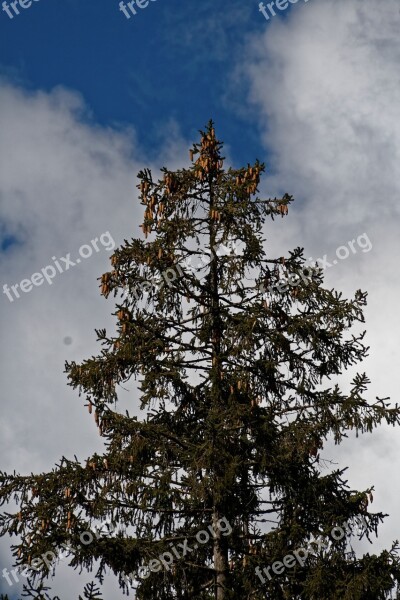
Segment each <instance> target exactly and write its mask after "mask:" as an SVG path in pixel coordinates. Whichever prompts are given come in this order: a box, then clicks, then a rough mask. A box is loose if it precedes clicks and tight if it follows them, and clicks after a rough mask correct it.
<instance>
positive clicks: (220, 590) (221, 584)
mask: <svg viewBox="0 0 400 600" xmlns="http://www.w3.org/2000/svg"><path fill="white" fill-rule="evenodd" d="M220 518H222V516H221V515H220V514H219V512H218V510H217V509H216V508H215V507H214V511H213V530H214V536H215V537H214V569H215V600H225V598H226V583H227V572H228V556H227V551H226V545H225V544H224V539H223V537H222V535H221V530H220V529H219V528H218V521H219V519H220Z"/></svg>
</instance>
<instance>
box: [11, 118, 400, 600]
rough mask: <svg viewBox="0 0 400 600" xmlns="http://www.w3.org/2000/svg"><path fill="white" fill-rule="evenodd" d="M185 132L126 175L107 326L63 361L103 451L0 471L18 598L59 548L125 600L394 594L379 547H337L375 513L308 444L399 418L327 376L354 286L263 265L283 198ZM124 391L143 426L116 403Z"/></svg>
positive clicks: (356, 319) (348, 353)
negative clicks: (28, 470)
mask: <svg viewBox="0 0 400 600" xmlns="http://www.w3.org/2000/svg"><path fill="white" fill-rule="evenodd" d="M200 133H201V140H200V142H199V143H197V144H194V146H193V148H192V149H191V150H190V159H191V165H190V167H189V168H183V169H180V170H177V171H174V172H173V171H170V170H168V169H163V173H162V176H161V178H159V179H153V175H152V173H151V171H150V170H148V169H144V170H143V171H141V172H140V173H139V175H138V177H139V180H140V184H139V185H138V188H139V190H140V200H141V202H142V204H143V205H144V207H145V213H144V222H143V224H142V225H141V228H142V233H143V236H144V239H132V240H131V241H127V240H126V241H125V242H124V244H123V245H122V246H121V247H120V248H119V249H117V250H115V252H114V254H113V256H112V258H111V265H112V270H111V271H110V272H107V273H105V274H104V275H103V276H102V277H101V293H102V294H103V296H105V298H110V299H111V298H112V297H114V302H116V309H115V317H116V324H117V326H116V331H115V332H113V333H107V331H106V330H105V329H99V330H97V331H96V333H97V337H98V340H99V342H100V343H101V346H102V348H101V351H100V353H99V355H98V356H96V357H92V358H90V359H88V360H85V361H84V362H83V363H82V364H76V363H75V362H72V363H66V372H67V374H68V378H69V384H70V385H72V386H73V387H74V388H76V389H78V390H79V394H80V396H82V397H83V398H84V401H85V403H86V406H87V408H88V411H89V413H90V414H91V418H94V420H95V422H96V425H97V426H98V432H99V435H100V436H101V437H102V438H103V440H104V453H103V454H97V453H95V454H93V456H90V457H89V458H88V459H87V461H86V463H84V464H82V463H80V462H79V461H78V459H77V458H75V459H74V460H70V459H67V458H65V457H63V458H62V459H61V461H60V463H59V464H58V465H56V467H55V468H54V469H53V470H52V471H51V472H49V473H44V474H39V475H34V474H31V475H28V476H20V475H16V474H15V473H14V474H6V473H1V474H0V483H1V492H0V501H1V503H2V505H5V504H6V503H9V502H10V501H13V500H14V501H16V503H17V505H18V508H17V509H16V510H14V511H12V512H3V514H2V515H1V520H0V528H1V529H0V534H1V535H4V534H6V533H9V534H14V535H16V536H17V538H18V539H17V542H16V544H15V545H13V546H12V549H13V553H14V557H15V564H16V565H17V566H21V565H26V564H28V565H30V567H31V571H30V573H31V575H32V580H30V581H29V583H28V586H27V591H26V593H27V594H28V595H29V596H30V597H35V598H38V599H43V600H44V599H45V598H49V596H48V595H47V592H46V591H45V590H46V589H47V588H44V587H43V584H44V581H46V578H47V577H48V576H50V575H51V573H52V572H53V569H54V566H55V565H56V562H54V563H50V562H49V552H50V551H53V554H56V551H61V549H62V548H63V547H64V549H65V547H66V545H67V552H66V557H67V559H68V562H69V564H70V565H71V566H72V567H74V568H82V569H83V570H87V571H89V572H90V571H92V570H93V568H95V569H96V572H95V575H94V577H95V580H96V581H97V582H98V583H99V584H100V585H101V584H102V582H103V579H104V576H105V574H106V573H107V572H108V571H111V572H112V573H114V574H115V575H116V576H117V577H118V581H119V585H120V588H121V590H122V591H123V592H127V593H132V591H131V590H132V588H135V590H136V591H135V594H136V598H138V599H140V600H156V599H157V600H172V599H177V600H233V599H238V600H239V599H240V600H243V599H247V600H261V599H265V598H269V599H273V600H289V599H290V600H295V599H298V600H316V599H318V600H332V599H334V600H335V599H337V600H339V599H340V600H343V599H344V600H379V599H388V598H391V597H394V596H392V594H393V593H395V591H396V589H397V584H398V581H399V578H400V564H399V558H398V553H397V550H398V548H397V542H395V543H394V544H393V546H392V548H391V549H390V550H389V551H384V552H382V553H381V554H379V555H376V554H369V553H367V554H364V555H361V556H357V554H356V553H355V552H354V551H351V549H350V550H349V544H350V542H351V539H352V538H354V537H358V538H360V539H365V538H367V539H368V540H370V541H371V542H372V537H373V536H374V535H375V534H377V528H378V525H379V524H380V522H381V521H382V520H383V519H384V516H385V515H384V514H382V513H373V512H371V507H370V503H371V502H372V499H373V497H372V491H373V488H372V487H371V488H368V489H366V490H363V491H357V490H353V489H351V488H350V487H349V486H348V483H347V481H346V479H345V468H340V469H336V468H331V469H327V468H324V469H323V468H322V466H323V464H322V463H323V461H324V460H325V458H327V457H323V456H322V452H323V451H324V445H325V444H326V442H327V441H328V440H329V441H332V440H333V441H334V442H335V443H336V444H339V443H340V442H341V441H342V440H343V438H344V437H346V436H347V435H348V433H349V432H350V431H353V432H356V433H358V434H366V433H370V432H372V430H373V429H374V428H375V427H376V426H377V425H379V424H380V423H381V422H386V423H388V424H391V425H397V424H398V423H399V420H400V409H399V407H398V406H397V404H396V405H395V406H392V405H390V404H389V402H388V399H387V398H382V399H376V401H374V402H370V401H368V399H367V397H366V392H367V386H368V383H369V380H368V377H367V375H366V374H365V373H360V374H357V375H356V376H355V377H354V380H353V382H352V386H351V389H350V390H349V391H348V392H344V391H343V390H342V389H341V388H340V386H339V385H338V384H332V383H331V382H330V378H331V377H332V376H334V377H336V376H339V375H340V374H341V373H343V371H344V370H346V368H348V367H350V366H353V365H356V364H358V363H360V362H361V361H362V360H363V358H364V357H365V356H366V354H367V351H368V348H367V347H366V346H365V345H364V335H365V332H363V331H362V328H360V326H359V325H360V324H363V323H364V317H363V307H364V305H365V304H366V293H364V292H362V291H357V292H356V293H355V296H354V298H352V299H351V300H346V299H344V298H343V297H342V295H341V294H340V293H338V292H336V291H335V290H330V289H326V288H325V287H324V286H323V276H322V272H321V271H320V270H319V269H318V268H317V267H316V266H315V267H314V268H311V267H308V268H306V261H305V258H304V256H303V249H302V248H300V247H298V248H296V249H294V250H293V251H290V252H289V253H288V256H286V257H275V258H270V257H268V255H267V254H266V243H265V240H264V238H263V227H264V225H265V222H266V220H267V218H271V219H272V220H273V219H274V218H275V217H278V216H281V217H284V216H286V215H287V214H288V210H289V206H290V204H291V202H292V201H293V198H292V196H289V195H287V194H286V195H284V196H283V197H282V198H273V199H268V200H261V199H260V198H259V197H258V184H259V181H260V176H261V174H262V172H263V171H264V165H263V164H261V163H259V162H258V161H257V162H256V163H255V164H253V165H250V164H248V165H247V167H244V168H240V169H233V168H228V169H225V168H224V157H223V156H222V147H223V145H222V143H221V142H220V141H218V139H217V138H216V136H215V131H214V127H213V123H212V122H210V123H209V124H208V126H207V128H206V130H205V131H201V132H200ZM132 381H133V382H136V385H137V387H138V390H139V393H140V401H141V406H140V408H141V411H142V412H143V418H139V417H137V416H134V415H132V414H131V412H128V411H127V412H125V413H124V412H122V411H120V410H119V409H118V402H117V401H118V392H119V390H120V389H121V388H122V386H126V384H127V383H128V382H132ZM328 464H329V463H327V462H325V463H324V465H325V467H326V465H328ZM99 527H102V530H101V531H100V530H99ZM96 528H97V530H96ZM116 529H117V530H116ZM338 531H339V534H338ZM340 532H341V533H340ZM350 548H351V546H350ZM46 553H47V554H46ZM50 554H51V552H50ZM41 556H42V557H43V556H46V558H47V560H40V558H39V560H38V557H41ZM288 557H289V558H288ZM283 561H284V562H283ZM99 594H100V591H99V588H97V587H96V586H95V584H94V582H92V583H91V584H88V586H87V587H86V588H85V591H84V597H85V598H92V599H97V598H100V597H101V596H100V595H99Z"/></svg>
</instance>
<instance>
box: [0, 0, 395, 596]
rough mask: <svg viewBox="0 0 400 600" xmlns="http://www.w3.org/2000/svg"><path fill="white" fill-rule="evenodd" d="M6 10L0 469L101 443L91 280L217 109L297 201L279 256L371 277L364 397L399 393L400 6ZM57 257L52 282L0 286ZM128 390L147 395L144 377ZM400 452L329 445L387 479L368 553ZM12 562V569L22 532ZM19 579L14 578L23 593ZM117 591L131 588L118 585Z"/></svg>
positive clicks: (272, 185)
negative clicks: (141, 176)
mask: <svg viewBox="0 0 400 600" xmlns="http://www.w3.org/2000/svg"><path fill="white" fill-rule="evenodd" d="M23 3H24V2H23ZM0 4H1V2H0ZM265 4H266V3H265ZM7 6H8V5H7ZM17 8H18V7H17ZM10 10H11V14H12V15H13V18H12V19H11V18H10V17H9V16H8V14H7V12H6V11H2V10H1V8H0V292H2V293H0V313H1V341H2V343H1V357H0V358H1V360H0V377H1V382H2V389H1V409H2V418H1V421H0V469H1V470H6V471H12V470H14V469H16V470H17V471H19V472H21V473H30V472H32V471H33V472H40V471H45V470H49V469H51V468H52V466H53V465H54V464H55V463H56V462H57V461H58V460H59V458H60V457H61V456H63V455H65V456H67V457H69V458H72V457H73V456H74V454H76V455H77V456H78V457H79V458H81V459H84V458H85V457H86V456H88V455H90V454H92V453H93V452H94V451H96V450H97V451H100V450H101V445H100V443H99V440H98V436H97V431H96V429H95V427H94V424H93V421H92V420H91V419H90V418H89V417H88V415H87V412H85V409H84V408H83V402H84V401H83V399H82V398H79V397H78V395H77V394H76V393H75V392H74V391H73V390H72V389H71V388H70V387H68V386H67V385H66V376H65V374H64V372H63V371H64V363H65V361H66V360H68V361H71V360H75V361H77V362H78V361H80V360H83V359H84V358H87V357H89V356H91V355H93V354H97V352H98V350H99V347H98V345H97V343H96V335H95V333H94V329H95V328H100V327H106V328H107V329H109V330H112V329H113V327H114V318H113V317H112V316H111V315H112V312H113V309H114V306H113V303H112V299H110V300H108V301H106V300H105V299H104V298H103V297H101V296H100V295H99V290H98V281H97V278H98V277H99V276H101V274H102V273H103V272H105V271H108V270H109V257H110V255H111V254H112V249H113V248H114V247H116V246H118V245H120V244H121V243H122V242H123V240H124V239H131V238H132V237H139V233H140V230H139V223H140V222H141V217H142V207H141V206H140V204H139V202H138V199H137V189H136V187H135V186H136V175H137V173H138V171H139V170H140V169H142V168H143V167H150V168H152V169H153V172H155V173H156V172H157V170H158V169H159V168H160V167H162V166H167V167H168V168H170V169H174V168H179V167H181V166H182V165H188V161H189V157H188V148H189V147H190V145H191V143H192V142H193V141H196V140H197V137H198V130H199V129H200V128H202V127H204V125H205V124H206V123H207V121H208V120H209V119H210V118H213V119H214V121H215V125H216V130H217V135H218V137H219V138H220V139H223V140H224V141H225V154H226V156H227V159H228V162H229V163H230V164H231V165H232V166H234V167H239V166H242V164H247V162H254V161H255V159H256V158H258V159H259V160H261V161H263V162H265V163H266V175H265V177H264V179H263V181H262V184H261V187H260V189H261V195H264V196H265V197H270V196H272V197H273V196H275V195H281V194H282V193H285V192H287V193H290V194H292V195H293V196H294V197H295V203H294V204H293V205H292V207H291V209H290V212H289V215H288V216H287V217H286V218H285V219H279V220H276V221H275V222H273V223H272V222H268V223H266V226H265V235H266V238H267V246H268V250H269V251H270V252H271V254H272V255H277V256H280V255H281V254H283V253H287V251H288V249H292V248H295V247H297V246H302V247H304V248H305V253H306V256H307V257H312V258H313V259H317V258H322V259H324V258H323V257H325V255H326V257H325V260H324V262H325V265H326V271H325V275H326V285H327V286H328V287H335V288H337V289H340V290H342V291H343V293H344V294H345V295H347V296H350V295H352V294H353V293H354V291H355V290H356V289H358V288H361V289H365V290H367V291H368V293H369V303H368V308H367V310H366V328H367V331H368V333H367V344H368V345H369V346H370V355H369V357H368V359H367V360H366V361H365V362H364V364H363V365H362V370H365V371H366V372H367V374H368V375H369V377H370V379H371V386H370V389H369V397H370V398H371V399H372V400H373V399H374V398H375V397H376V396H379V397H386V396H390V397H391V399H392V401H393V402H398V401H399V400H400V399H399V391H398V385H397V365H398V363H399V360H400V351H399V349H398V344H397V336H396V334H397V331H398V329H399V321H400V318H399V311H398V297H399V292H400V277H399V270H398V264H397V260H398V256H399V250H400V240H399V235H398V232H399V226H400V214H399V213H400V204H399V194H400V170H399V168H398V163H399V158H400V81H399V78H400V70H399V60H400V35H399V32H400V7H399V4H398V1H397V0H385V3H382V4H380V5H379V7H378V6H377V4H376V2H375V1H374V0H309V1H308V2H305V1H303V0H299V1H298V2H297V3H293V4H292V5H291V6H289V7H288V8H287V9H286V10H282V11H279V10H276V15H275V16H272V15H269V19H268V20H267V19H266V18H265V17H264V16H263V14H262V13H261V12H260V11H259V8H258V2H256V1H253V0H230V1H227V0H219V2H215V1H213V2H212V1H210V0H204V1H202V2H201V3H200V2H198V1H196V0H185V2H182V0H181V1H178V0H168V2H167V1H166V0H151V1H150V2H149V4H148V6H147V7H146V8H143V9H141V8H138V7H137V9H136V11H137V12H136V15H133V14H132V15H131V18H129V19H128V18H126V16H124V14H123V12H122V11H120V10H119V2H118V0H85V2H82V0H79V2H78V0H62V1H61V0H34V1H33V2H32V4H31V6H29V7H28V8H25V9H24V8H22V7H21V6H20V7H19V12H20V14H19V15H16V14H15V13H14V12H13V11H12V9H10ZM96 238H97V250H96V249H95V248H94V246H93V242H92V240H96ZM351 242H352V249H351ZM83 248H85V249H84V250H83ZM79 251H80V252H79ZM89 254H90V255H89ZM68 255H70V259H69V262H71V261H72V262H73V263H74V264H73V265H71V264H69V265H68V267H69V268H68V269H67V262H68V259H66V257H67V256H68ZM53 257H54V258H53ZM62 258H64V259H66V260H67V262H66V260H62ZM77 258H78V260H79V263H78V262H77V261H76V259H77ZM56 260H57V261H58V264H60V265H62V266H64V267H65V268H64V269H63V270H62V272H60V270H58V271H56V269H55V268H54V265H55V261H56ZM334 263H336V264H334ZM328 265H329V266H328ZM50 266H52V269H53V270H54V271H56V274H55V275H54V276H53V277H51V274H52V270H51V269H50V268H49V269H48V270H47V273H48V274H49V282H47V281H46V282H45V283H44V284H43V285H41V286H39V287H33V288H32V289H31V290H30V291H27V292H20V294H19V295H20V297H19V298H17V297H15V295H12V293H11V296H10V297H11V300H10V298H9V297H8V296H7V294H5V293H4V292H3V289H4V288H3V286H4V285H5V284H7V286H9V288H11V286H12V285H15V284H17V283H18V284H19V283H20V282H21V281H22V280H24V279H26V278H30V277H31V276H32V274H34V273H37V272H40V271H41V269H46V268H47V267H50ZM352 375H353V374H352V373H346V374H343V377H342V379H341V381H342V384H343V386H344V388H346V386H348V385H349V382H350V381H351V378H352ZM124 401H125V402H127V403H133V405H134V406H137V394H136V392H135V389H134V386H133V385H132V387H131V388H130V389H129V390H128V391H127V393H126V397H125V398H124ZM399 451H400V432H399V431H397V429H393V428H390V429H389V428H387V427H381V428H380V429H379V430H377V431H376V432H374V433H373V434H371V435H365V436H362V438H359V439H357V440H356V439H352V438H349V439H348V440H346V441H345V443H343V444H342V445H341V446H340V447H329V448H327V449H325V452H326V454H325V457H326V458H330V459H334V460H336V461H337V462H338V464H339V465H340V466H346V465H348V466H349V470H348V471H347V474H348V478H349V484H350V485H351V487H354V488H358V489H365V488H367V487H368V486H370V485H375V500H374V509H375V508H376V510H382V511H383V512H385V513H388V514H389V515H390V516H389V517H388V518H387V520H386V522H385V524H384V525H383V526H382V527H381V530H380V535H379V538H378V539H377V540H374V543H373V547H372V548H369V549H368V551H370V552H371V551H373V552H379V551H380V550H381V549H382V548H384V547H389V546H390V545H391V541H392V540H393V539H397V538H400V514H399V511H398V501H397V498H398V495H399V493H400V482H399V480H398V478H397V472H398V463H399V458H398V457H399V455H400V452H399ZM0 561H1V564H0V571H1V570H2V568H3V567H10V566H11V562H12V560H11V556H10V550H9V539H3V540H1V544H0ZM89 579H90V578H88V577H86V579H85V577H84V576H82V577H80V578H79V577H78V576H77V575H76V574H75V572H73V571H70V570H68V569H67V568H66V567H65V566H64V565H61V568H60V572H59V575H57V577H56V578H55V580H54V588H53V589H54V591H57V592H60V595H61V597H62V592H63V591H64V592H66V596H67V597H77V595H78V593H81V592H82V588H83V584H84V583H85V582H86V581H88V580H89ZM19 589H20V586H17V585H15V586H13V588H12V589H10V588H9V587H8V585H7V583H6V582H5V581H4V580H2V579H1V578H0V591H1V592H3V593H8V594H9V595H10V599H11V600H13V598H14V593H15V594H16V593H17V592H18V590H19ZM105 589H106V591H107V592H108V594H109V596H110V597H111V596H112V597H113V598H118V597H120V595H118V588H117V587H116V585H115V582H113V580H111V579H110V580H107V582H106V588H105ZM64 597H65V596H64Z"/></svg>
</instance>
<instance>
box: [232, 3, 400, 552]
mask: <svg viewBox="0 0 400 600" xmlns="http://www.w3.org/2000/svg"><path fill="white" fill-rule="evenodd" d="M399 31H400V15H399V5H398V2H396V0H388V1H387V2H385V5H384V6H379V8H378V6H377V5H376V3H375V2H373V1H371V0H325V1H324V2H312V3H309V4H307V5H303V3H299V4H298V5H296V6H294V7H293V8H292V11H291V13H290V15H289V16H288V18H287V19H282V18H279V17H274V19H272V20H271V22H270V24H269V25H268V28H267V29H266V32H265V34H262V35H259V36H257V37H256V38H253V39H252V42H251V45H250V46H249V47H248V53H247V55H246V57H245V61H243V64H242V65H241V67H240V68H239V69H238V72H237V76H238V81H239V77H240V78H243V77H244V76H245V74H246V77H247V81H248V83H249V86H250V87H249V90H250V91H249V101H250V103H251V106H252V109H251V110H252V113H253V118H254V109H255V110H256V112H257V114H258V117H259V124H260V128H261V130H262V132H263V140H264V143H265V146H266V147H267V148H268V149H269V150H270V151H271V152H272V157H273V160H272V164H271V166H272V168H273V174H272V175H271V176H270V177H269V178H268V180H267V185H266V188H268V189H267V191H268V194H271V195H274V194H275V193H277V194H278V193H281V192H282V191H285V192H289V193H291V194H293V195H294V196H295V197H296V198H297V202H295V203H294V205H293V209H292V210H291V211H290V212H289V218H287V219H284V220H283V221H282V222H279V223H276V225H275V224H274V225H269V224H268V225H267V228H266V230H267V235H268V238H269V242H270V244H271V245H272V247H273V248H274V249H278V250H279V252H284V251H285V250H286V249H287V248H288V247H289V248H290V247H294V246H297V245H300V246H305V248H306V256H310V255H312V256H313V257H314V258H317V257H322V256H323V255H324V254H325V253H326V254H328V257H331V258H332V257H334V254H335V250H336V248H337V247H338V246H341V245H343V244H345V245H346V243H347V242H348V241H349V240H352V239H355V238H357V236H358V235H360V234H362V233H363V232H367V234H368V236H369V238H370V240H371V242H372V244H373V248H372V250H371V251H370V252H369V253H362V252H361V251H360V250H358V252H357V254H354V255H351V256H350V257H349V258H348V259H347V260H345V261H343V262H341V261H339V262H338V264H337V265H336V266H334V267H332V268H331V269H329V270H327V271H326V276H327V284H328V285H329V286H335V287H337V288H339V289H341V290H343V291H344V292H345V293H346V295H348V296H349V295H351V294H352V292H353V291H354V290H355V289H357V288H362V289H366V290H368V291H369V307H368V309H367V311H366V316H367V324H366V328H367V330H368V339H367V343H368V344H369V345H370V346H371V352H370V358H369V359H368V360H367V361H365V363H364V365H363V366H362V369H361V370H364V369H365V370H366V371H367V374H369V376H370V377H371V379H372V386H371V388H370V391H371V393H370V397H371V399H373V398H374V397H375V396H376V395H379V396H387V395H390V396H391V397H392V399H393V401H398V400H399V396H398V385H397V363H398V361H399V359H400V352H399V349H398V344H397V332H398V330H399V325H400V318H399V314H398V295H399V293H400V279H399V274H398V268H397V260H398V256H399V254H400V241H399V236H398V230H399V225H400V218H399V212H400V203H399V198H400V170H399V168H398V164H399V157H400V85H399V76H398V65H399V60H400V37H399ZM344 381H346V382H348V381H349V377H348V376H346V377H345V378H344ZM399 450H400V433H399V431H398V430H397V429H390V430H388V429H387V428H382V429H381V430H380V431H379V432H378V433H375V434H374V435H372V436H365V438H362V439H359V440H356V441H354V442H353V441H351V442H350V441H349V442H346V444H345V445H343V447H340V448H339V449H336V450H335V451H334V455H335V456H338V457H339V458H340V466H346V465H347V464H349V465H351V469H350V470H349V471H348V475H349V480H350V485H351V486H354V487H359V488H360V489H363V488H365V487H367V486H368V485H370V484H374V483H375V484H376V488H377V493H376V495H375V496H376V501H375V503H374V508H375V507H376V508H377V509H380V510H382V511H384V512H389V513H390V514H391V517H390V519H388V524H387V525H385V526H384V527H383V528H382V530H381V531H382V533H383V535H382V537H381V538H380V540H379V543H376V544H375V545H374V550H375V549H379V548H380V547H381V546H382V545H386V546H388V545H389V544H390V541H391V540H392V538H396V537H398V534H397V533H396V531H398V530H399V529H400V515H399V514H398V506H397V505H398V502H397V496H398V492H399V491H400V489H399V484H398V483H396V480H395V479H394V478H393V470H396V464H397V462H396V461H397V460H398V459H397V457H398V455H399ZM330 455H332V451H331V450H327V451H325V456H328V457H329V456H330Z"/></svg>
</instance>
